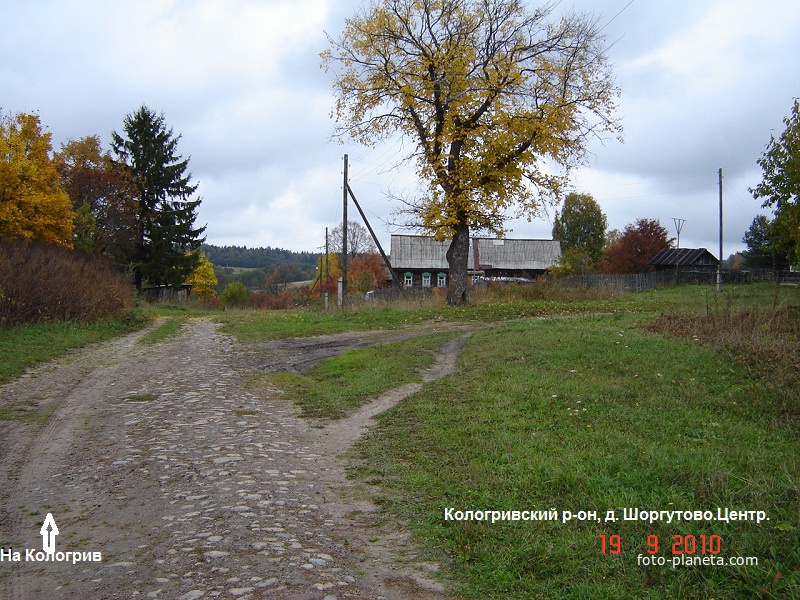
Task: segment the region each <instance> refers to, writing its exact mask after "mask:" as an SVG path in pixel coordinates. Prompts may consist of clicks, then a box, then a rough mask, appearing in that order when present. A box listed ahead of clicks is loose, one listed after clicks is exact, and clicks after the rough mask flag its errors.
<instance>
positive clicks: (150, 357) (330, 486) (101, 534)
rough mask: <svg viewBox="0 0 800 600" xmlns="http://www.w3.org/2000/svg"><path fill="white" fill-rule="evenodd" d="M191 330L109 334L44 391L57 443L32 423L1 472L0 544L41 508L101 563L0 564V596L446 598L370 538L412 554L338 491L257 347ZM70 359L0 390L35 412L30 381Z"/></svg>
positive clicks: (23, 532)
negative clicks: (260, 379)
mask: <svg viewBox="0 0 800 600" xmlns="http://www.w3.org/2000/svg"><path fill="white" fill-rule="evenodd" d="M188 329H189V331H187V332H184V333H183V334H181V335H180V336H179V337H178V338H177V339H175V340H172V341H166V342H161V343H159V344H157V345H156V346H145V345H142V344H135V343H130V344H128V345H126V346H125V347H124V348H122V347H121V346H120V345H119V344H118V345H116V346H115V345H114V344H113V343H110V344H107V345H106V346H105V347H100V348H99V349H96V350H94V352H95V354H94V355H92V356H93V358H89V357H87V355H84V356H83V358H82V359H81V360H82V361H84V362H85V361H89V360H96V361H97V362H98V365H97V367H96V368H95V369H93V370H91V371H90V372H88V373H86V367H85V365H84V366H83V367H81V368H82V369H83V373H82V374H81V375H80V376H75V375H73V376H72V377H73V379H74V381H73V382H72V383H70V384H69V385H66V384H65V385H66V389H64V388H65V385H62V386H61V387H59V386H58V385H56V386H55V388H56V391H57V394H56V395H63V396H64V397H62V398H50V401H53V400H59V402H61V403H62V404H63V406H62V407H61V408H59V411H61V414H56V415H55V416H56V417H58V418H57V419H56V424H55V425H48V427H47V428H45V432H46V433H47V435H48V436H49V439H50V440H54V443H53V444H50V445H49V446H48V447H47V448H42V446H43V445H45V444H44V443H43V439H42V437H41V435H42V434H41V433H39V434H38V435H40V438H39V440H38V442H37V441H30V442H29V443H28V444H27V445H26V446H24V447H23V448H24V450H25V452H27V453H28V454H27V456H26V460H22V459H21V458H18V459H17V463H16V464H17V467H15V468H16V470H14V469H15V468H11V467H10V468H9V469H10V471H11V472H10V474H9V475H8V477H9V479H10V480H11V488H10V491H9V490H7V492H6V497H5V498H3V500H4V502H5V504H6V507H5V511H4V512H3V513H0V514H2V517H3V522H2V523H0V543H2V544H7V543H11V544H14V545H16V546H17V547H23V548H25V547H26V548H36V549H40V548H41V545H42V539H41V538H40V537H39V529H38V528H39V526H40V525H41V522H42V520H43V516H44V514H45V513H47V512H52V514H53V516H54V517H55V519H56V521H57V523H58V526H59V529H60V532H61V535H60V536H59V538H58V543H59V549H65V550H69V549H75V550H78V549H80V550H94V551H101V552H102V553H103V561H102V563H99V564H98V563H80V564H76V565H73V564H61V563H59V564H53V563H32V564H31V563H22V564H11V565H9V564H8V563H5V564H0V597H3V598H6V597H8V598H15V599H21V598H38V597H48V598H169V599H173V598H176V599H179V600H197V599H201V598H239V599H241V600H248V599H256V598H294V599H298V600H303V599H308V600H312V599H313V600H343V599H345V598H364V599H366V598H429V597H431V598H435V597H443V594H442V593H441V591H442V588H441V586H440V585H438V584H435V583H430V582H428V583H426V581H427V580H426V579H425V578H424V577H416V578H415V577H414V576H413V572H414V571H413V568H412V567H411V566H408V565H406V566H404V565H403V564H401V563H400V562H398V561H399V559H398V557H397V556H394V557H389V558H388V560H387V559H386V554H385V552H382V550H381V548H380V546H381V543H375V550H376V551H373V549H371V548H370V544H371V542H370V540H372V542H376V541H377V540H379V539H380V540H383V541H384V542H386V540H387V539H388V540H389V542H388V543H385V544H384V549H385V546H394V547H395V549H400V550H403V549H404V548H405V550H406V551H407V554H408V555H410V556H411V557H413V556H414V553H413V547H412V546H410V544H409V541H408V536H407V535H405V534H404V533H403V532H402V531H399V530H397V529H392V528H391V527H389V528H388V529H387V528H386V527H384V528H382V529H380V528H377V527H375V526H374V522H373V521H371V519H370V514H371V511H373V510H375V509H374V507H371V505H370V504H369V502H368V500H366V499H363V498H362V499H355V500H353V503H352V504H348V502H349V500H343V498H344V496H343V494H345V495H347V494H351V493H352V492H353V490H352V489H348V490H345V489H344V488H343V487H342V484H343V481H342V478H343V473H344V466H343V465H344V463H343V462H342V460H341V459H338V458H336V457H335V456H331V447H330V445H327V446H326V445H325V443H324V440H323V437H324V435H323V434H324V431H322V430H320V429H315V428H314V427H313V424H309V423H308V422H306V421H304V420H302V419H300V418H298V416H297V411H296V409H295V407H294V406H293V405H292V404H291V403H289V402H287V401H285V400H283V399H281V398H280V395H279V394H276V393H274V391H271V390H268V389H264V388H263V386H260V385H256V384H255V383H254V380H253V374H254V373H255V372H256V371H255V370H254V367H255V366H257V364H258V361H259V359H258V357H257V356H253V355H252V354H248V351H247V350H245V349H243V348H241V347H239V346H238V345H237V344H236V343H235V342H234V341H233V340H232V339H230V338H228V337H226V336H222V335H221V334H219V333H218V332H217V331H216V326H215V325H214V324H212V323H211V322H208V321H204V320H197V321H192V322H191V323H190V325H189V326H188ZM104 348H105V349H104ZM76 368H78V367H76V366H75V365H74V364H73V365H70V363H69V361H66V364H65V365H64V366H63V367H56V368H55V371H52V370H51V371H49V372H48V371H46V370H45V371H44V372H42V373H38V374H36V375H34V376H32V378H30V379H29V381H28V382H25V381H24V380H21V381H18V382H15V383H14V384H11V385H9V386H6V387H5V388H3V389H2V390H0V398H3V397H4V396H5V397H6V398H8V397H9V396H13V399H14V400H15V401H21V400H23V399H24V398H25V397H26V394H27V395H28V396H33V397H32V398H31V399H29V401H30V402H38V403H39V405H40V406H42V407H45V408H46V406H47V402H48V398H47V397H46V396H47V393H48V392H46V391H44V390H43V388H42V386H41V385H37V384H36V382H37V381H38V379H39V378H43V377H55V378H59V377H60V376H63V378H64V380H68V379H69V378H70V373H71V372H73V371H75V369H76ZM59 369H63V371H60V370H59ZM70 369H72V371H70ZM62 383H63V382H62ZM50 393H51V395H52V390H51V392H50ZM51 420H52V419H51ZM30 434H31V435H32V436H34V437H35V435H37V434H36V432H34V431H31V432H30ZM19 448H20V447H19V446H18V448H17V450H18V452H20V453H21V450H20V449H19ZM345 487H347V486H345ZM349 507H352V508H353V514H349V513H350V511H349ZM3 529H6V531H3ZM3 592H6V594H5V595H4V594H3Z"/></svg>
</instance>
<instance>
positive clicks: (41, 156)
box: [0, 113, 74, 247]
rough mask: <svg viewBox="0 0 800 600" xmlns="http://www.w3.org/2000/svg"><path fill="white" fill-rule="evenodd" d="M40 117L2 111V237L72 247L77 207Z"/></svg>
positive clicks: (0, 119)
mask: <svg viewBox="0 0 800 600" xmlns="http://www.w3.org/2000/svg"><path fill="white" fill-rule="evenodd" d="M50 138H51V135H50V133H47V132H45V131H43V130H42V127H41V124H40V123H39V117H38V116H36V115H29V114H23V113H21V114H18V115H16V117H13V118H11V117H0V238H7V239H11V238H21V239H23V240H30V241H39V242H45V243H47V244H58V245H61V246H66V247H72V226H73V217H74V214H73V211H72V204H71V202H70V199H69V196H68V195H67V192H66V191H64V188H63V187H62V185H61V182H60V180H59V174H58V170H57V169H56V163H55V161H54V160H53V159H52V157H51V152H52V145H51V142H50Z"/></svg>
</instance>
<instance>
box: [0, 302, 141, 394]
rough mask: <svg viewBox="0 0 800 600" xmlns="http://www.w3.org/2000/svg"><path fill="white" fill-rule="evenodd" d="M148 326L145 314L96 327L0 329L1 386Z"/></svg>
mask: <svg viewBox="0 0 800 600" xmlns="http://www.w3.org/2000/svg"><path fill="white" fill-rule="evenodd" d="M146 322H147V319H146V317H144V316H143V315H142V314H141V313H133V314H131V315H130V316H128V317H127V318H125V319H115V320H107V321H100V322H96V323H83V322H62V321H51V322H46V323H36V324H33V325H24V326H21V327H13V328H0V383H2V382H5V381H8V380H10V379H12V378H14V377H17V376H18V375H21V374H22V373H23V372H25V369H27V368H29V367H31V366H33V365H36V364H38V363H41V362H44V361H47V360H52V359H54V358H57V357H58V356H61V355H63V354H64V353H66V352H67V351H69V350H71V349H73V348H79V347H81V346H85V345H87V344H91V343H94V342H99V341H101V340H105V339H108V338H111V337H114V336H118V335H121V334H123V333H128V332H130V331H133V330H135V329H138V328H141V327H143V326H144V325H145V324H146Z"/></svg>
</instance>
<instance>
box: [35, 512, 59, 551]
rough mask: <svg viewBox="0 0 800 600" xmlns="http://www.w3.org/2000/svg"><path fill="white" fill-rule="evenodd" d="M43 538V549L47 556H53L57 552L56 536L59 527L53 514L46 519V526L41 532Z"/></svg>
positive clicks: (49, 514) (48, 514)
mask: <svg viewBox="0 0 800 600" xmlns="http://www.w3.org/2000/svg"><path fill="white" fill-rule="evenodd" d="M39 533H40V534H41V536H42V547H43V549H44V551H45V553H46V554H52V553H54V552H55V551H56V536H57V535H58V527H57V526H56V520H55V519H54V518H53V515H52V514H51V513H47V516H46V517H45V519H44V525H42V528H41V529H40V530H39Z"/></svg>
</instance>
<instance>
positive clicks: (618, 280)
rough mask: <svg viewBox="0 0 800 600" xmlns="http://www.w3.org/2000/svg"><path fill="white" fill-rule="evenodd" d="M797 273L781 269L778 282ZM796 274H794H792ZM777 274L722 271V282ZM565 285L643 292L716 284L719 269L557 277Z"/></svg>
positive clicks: (769, 278) (787, 280) (765, 278)
mask: <svg viewBox="0 0 800 600" xmlns="http://www.w3.org/2000/svg"><path fill="white" fill-rule="evenodd" d="M797 275H798V274H797V273H789V272H788V271H787V272H781V273H779V274H778V275H777V279H778V282H779V283H791V282H792V281H793V280H794V277H796V276H797ZM793 276H794V277H793ZM775 279H776V275H775V273H774V272H773V271H771V270H769V269H751V270H739V269H734V270H723V271H722V283H723V285H724V284H726V283H728V284H730V283H748V282H752V281H775ZM556 281H557V282H558V284H559V285H563V286H566V287H585V288H606V289H610V290H614V291H619V292H643V291H646V290H652V289H656V288H663V287H671V286H675V285H686V284H692V285H715V284H716V282H717V272H716V271H707V270H697V271H694V270H680V271H672V270H669V271H656V272H654V273H636V274H633V275H605V274H599V273H598V274H592V275H582V276H578V277H564V278H562V279H557V280H556Z"/></svg>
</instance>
